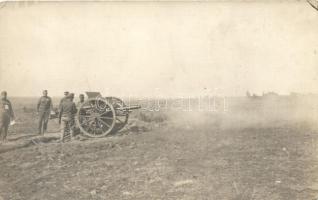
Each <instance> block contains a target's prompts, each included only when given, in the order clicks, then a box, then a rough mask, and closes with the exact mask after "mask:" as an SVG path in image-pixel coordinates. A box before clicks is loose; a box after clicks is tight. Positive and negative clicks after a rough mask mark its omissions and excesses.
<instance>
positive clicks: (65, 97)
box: [59, 91, 70, 110]
mask: <svg viewBox="0 0 318 200" xmlns="http://www.w3.org/2000/svg"><path fill="white" fill-rule="evenodd" d="M69 94H70V93H69V92H68V91H65V92H64V97H63V98H62V99H61V101H60V104H59V109H60V110H61V106H62V103H63V101H65V100H66V99H67V96H68V95H69Z"/></svg>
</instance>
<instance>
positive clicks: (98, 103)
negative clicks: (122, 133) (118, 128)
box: [76, 98, 116, 137]
mask: <svg viewBox="0 0 318 200" xmlns="http://www.w3.org/2000/svg"><path fill="white" fill-rule="evenodd" d="M76 123H77V125H78V127H79V128H80V129H81V131H82V132H83V133H84V134H85V135H87V136H89V137H104V136H106V135H107V134H109V133H110V132H112V130H113V128H114V127H115V124H116V112H115V109H114V107H113V106H112V104H111V103H110V102H108V101H107V100H106V99H103V98H91V99H88V100H86V101H85V102H84V103H83V104H82V105H81V106H80V107H79V109H78V111H77V115H76Z"/></svg>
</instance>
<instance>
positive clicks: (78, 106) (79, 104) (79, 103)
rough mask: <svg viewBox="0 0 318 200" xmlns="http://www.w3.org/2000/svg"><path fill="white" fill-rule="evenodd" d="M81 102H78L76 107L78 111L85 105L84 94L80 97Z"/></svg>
mask: <svg viewBox="0 0 318 200" xmlns="http://www.w3.org/2000/svg"><path fill="white" fill-rule="evenodd" d="M79 99H80V100H79V102H77V105H76V107H77V109H79V108H80V107H81V106H82V105H83V103H84V101H85V96H84V94H80V95H79Z"/></svg>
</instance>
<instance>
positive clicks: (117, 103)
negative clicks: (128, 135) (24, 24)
mask: <svg viewBox="0 0 318 200" xmlns="http://www.w3.org/2000/svg"><path fill="white" fill-rule="evenodd" d="M107 101H108V102H110V103H111V104H112V105H113V107H114V109H115V111H116V124H115V127H114V129H113V131H112V133H114V132H117V131H120V130H122V129H123V128H124V126H125V125H126V124H127V122H128V118H129V111H128V110H125V109H123V108H125V107H126V105H125V103H124V102H123V101H122V100H121V99H119V98H117V97H107Z"/></svg>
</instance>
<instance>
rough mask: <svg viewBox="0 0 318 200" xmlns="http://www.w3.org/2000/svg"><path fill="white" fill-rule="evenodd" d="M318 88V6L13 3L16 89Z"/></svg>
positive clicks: (2, 62)
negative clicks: (317, 9) (317, 7)
mask: <svg viewBox="0 0 318 200" xmlns="http://www.w3.org/2000/svg"><path fill="white" fill-rule="evenodd" d="M216 88H218V91H219V93H223V94H225V95H245V92H246V91H247V90H249V91H250V92H251V93H258V94H260V93H262V92H263V91H265V92H266V91H276V92H279V93H285V94H287V93H289V92H293V91H294V92H304V93H305V92H306V93H307V92H314V93H318V12H317V11H316V10H314V9H313V8H312V7H310V6H309V4H308V3H306V1H295V2H291V1H289V2H287V1H286V2H284V3H282V2H281V3H274V2H271V3H269V2H267V3H261V2H259V3H255V2H254V3H251V2H250V3H247V2H246V3H243V2H240V3H224V2H223V3H220V2H219V3H216V2H213V3H203V2H201V3H185V2H183V3H182V2H180V3H176V2H175V3H167V2H165V3H164V2H161V3H29V4H21V3H20V4H17V3H7V4H6V5H5V6H4V7H2V8H1V9H0V89H1V90H7V91H8V93H9V95H10V96H35V95H36V96H38V95H40V94H41V91H42V90H43V89H48V90H49V94H50V95H51V96H61V95H62V93H63V91H65V90H69V91H72V92H75V93H77V94H78V93H80V92H84V91H101V92H102V93H103V94H104V95H105V96H110V95H118V96H127V95H140V96H156V95H158V94H159V95H164V96H178V95H200V94H202V93H205V92H207V91H213V90H215V89H216Z"/></svg>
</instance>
